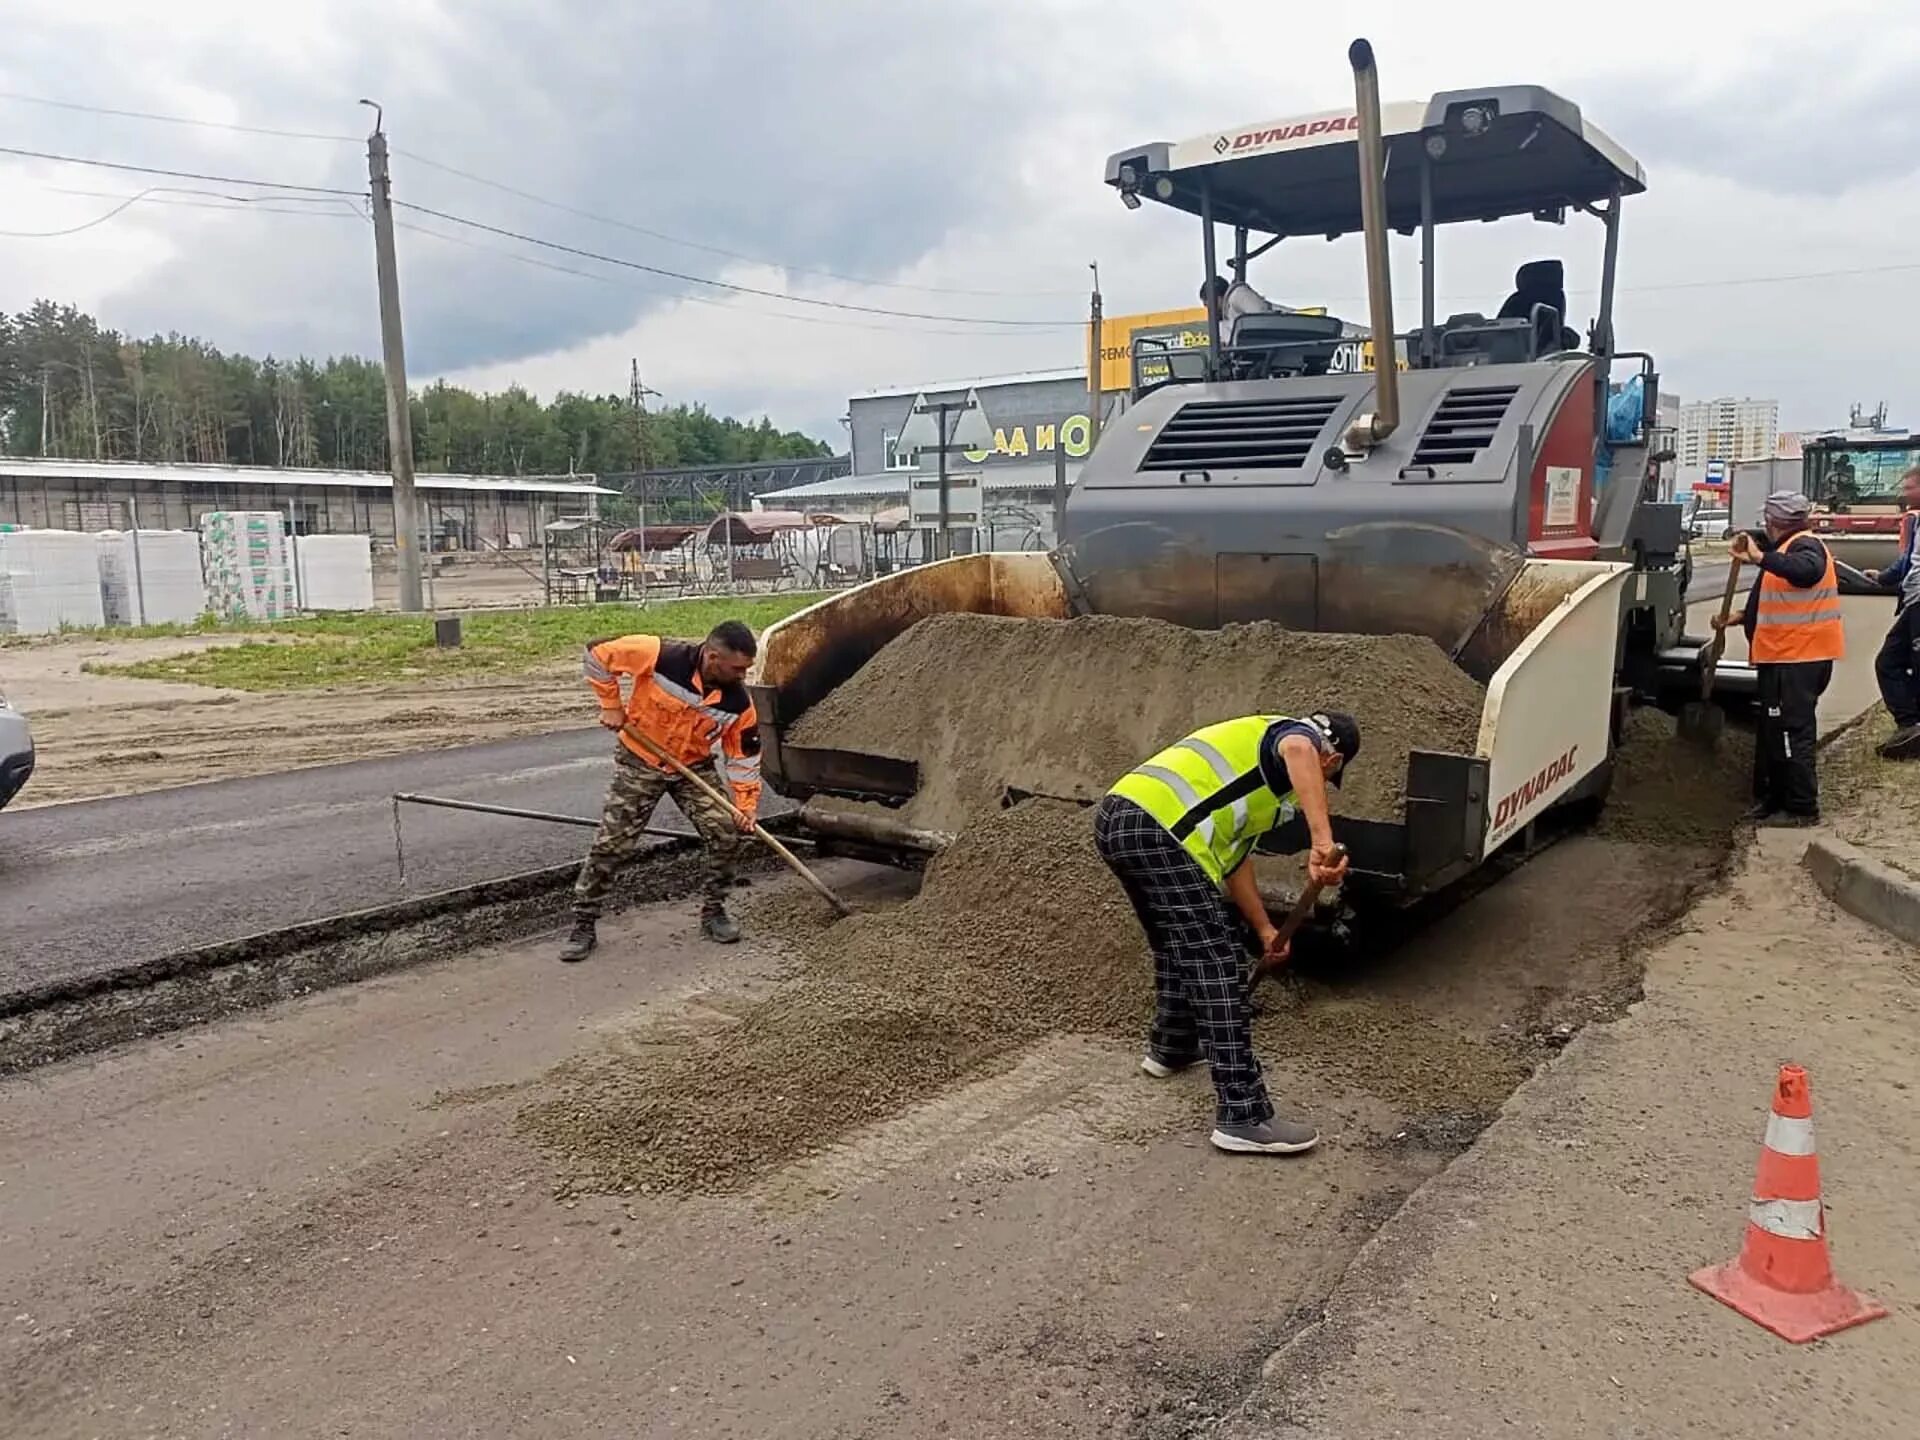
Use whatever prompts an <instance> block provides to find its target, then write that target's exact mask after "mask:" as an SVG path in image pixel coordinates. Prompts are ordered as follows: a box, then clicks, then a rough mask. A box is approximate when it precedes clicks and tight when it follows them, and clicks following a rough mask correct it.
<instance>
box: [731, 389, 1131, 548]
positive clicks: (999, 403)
mask: <svg viewBox="0 0 1920 1440" xmlns="http://www.w3.org/2000/svg"><path fill="white" fill-rule="evenodd" d="M969 390H972V391H975V392H977V393H978V395H979V397H980V406H981V409H982V410H984V411H985V412H986V417H987V424H988V426H989V427H990V428H991V429H992V431H993V447H992V448H991V449H989V450H978V451H973V452H971V453H969V454H952V455H949V456H948V457H947V468H948V471H949V473H951V474H955V475H962V474H976V475H978V476H979V477H980V482H981V487H982V490H983V491H984V504H985V509H986V522H987V524H986V528H987V529H988V531H989V533H988V534H984V535H982V536H980V537H979V538H980V543H981V545H982V546H983V547H984V548H1004V547H1006V546H1008V545H1020V544H1026V545H1033V546H1050V545H1052V544H1053V539H1054V515H1053V504H1054V499H1055V494H1054V491H1055V485H1056V482H1057V480H1058V479H1059V475H1060V470H1059V468H1058V467H1059V466H1060V464H1061V462H1062V461H1064V462H1065V463H1064V470H1065V478H1066V481H1067V483H1068V484H1069V485H1071V484H1072V483H1073V480H1074V478H1075V477H1076V476H1077V475H1078V474H1079V472H1080V465H1081V462H1082V461H1084V460H1085V459H1086V457H1087V455H1088V453H1089V452H1090V451H1091V449H1092V443H1091V436H1092V424H1091V422H1090V420H1089V417H1088V414H1087V373H1086V371H1085V370H1082V369H1073V370H1043V371H1033V372H1027V373H1023V374H1018V375H998V376H981V377H978V378H975V379H969V380H947V381H940V382H936V383H933V384H927V385H910V386H904V387H900V388H897V389H886V390H870V391H867V392H866V393H864V394H861V395H855V396H853V397H852V398H851V399H850V400H849V401H848V402H847V422H846V423H847V429H848V432H849V438H850V442H851V447H852V459H853V464H852V473H851V474H847V475H841V476H836V477H833V478H831V479H826V480H820V481H816V482H814V483H812V484H807V485H796V486H792V487H789V488H787V489H783V490H775V491H771V492H769V493H768V494H766V495H763V496H762V497H761V499H762V500H763V501H764V502H765V503H766V504H767V505H769V506H778V507H782V508H787V509H805V510H812V511H833V512H836V513H839V514H868V515H871V514H879V513H883V512H886V511H890V510H895V509H898V508H899V507H902V506H904V505H905V504H906V503H907V487H908V480H909V477H911V476H912V475H914V474H915V473H916V472H917V473H919V474H921V475H923V476H924V475H925V474H927V473H928V472H930V471H932V470H934V469H935V457H934V456H933V455H932V454H931V453H926V454H923V455H921V456H920V459H919V463H918V465H915V464H914V463H913V462H912V460H911V459H910V458H909V457H907V456H902V455H901V454H899V453H898V451H897V450H896V448H895V444H894V442H895V440H896V439H897V438H898V437H899V434H900V427H901V426H902V425H904V424H905V423H906V420H907V416H908V415H909V414H910V413H911V412H912V409H913V402H914V399H915V397H917V396H920V395H925V396H926V397H927V399H928V400H929V401H934V402H937V401H941V400H961V399H964V398H965V397H966V394H967V392H968V391H969ZM1124 399H1125V397H1124V396H1120V395H1108V396H1105V397H1104V402H1105V406H1106V411H1105V414H1106V417H1108V418H1111V417H1112V416H1113V415H1115V414H1117V413H1118V410H1119V407H1120V406H1121V405H1122V404H1123V403H1124ZM1103 423H1104V420H1103Z"/></svg>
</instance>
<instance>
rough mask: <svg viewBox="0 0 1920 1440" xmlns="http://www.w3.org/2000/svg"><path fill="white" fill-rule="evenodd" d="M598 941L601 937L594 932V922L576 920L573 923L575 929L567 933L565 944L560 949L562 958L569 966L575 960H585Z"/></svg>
mask: <svg viewBox="0 0 1920 1440" xmlns="http://www.w3.org/2000/svg"><path fill="white" fill-rule="evenodd" d="M598 939H599V936H597V935H595V934H594V932H593V921H591V920H576V921H574V922H573V929H572V930H571V931H569V932H568V933H567V938H566V941H565V943H564V944H562V945H561V947H560V958H561V959H562V960H565V961H567V962H568V963H569V964H571V963H572V962H573V961H575V960H584V959H586V958H587V955H588V953H589V952H590V951H591V950H592V949H593V947H594V942H595V941H596V940H598Z"/></svg>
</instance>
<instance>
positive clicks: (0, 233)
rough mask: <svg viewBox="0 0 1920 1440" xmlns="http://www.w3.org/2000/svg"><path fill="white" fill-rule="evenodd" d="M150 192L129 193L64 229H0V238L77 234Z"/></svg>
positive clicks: (116, 213)
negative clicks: (99, 212) (94, 216)
mask: <svg viewBox="0 0 1920 1440" xmlns="http://www.w3.org/2000/svg"><path fill="white" fill-rule="evenodd" d="M152 193H153V192H152V191H151V190H142V191H141V192H140V193H139V194H138V195H129V196H127V198H126V199H124V200H122V201H121V202H120V203H119V204H118V205H116V206H114V207H113V208H112V209H111V210H109V211H107V213H106V214H104V215H102V216H99V217H98V218H97V219H93V220H88V221H86V222H85V223H84V224H81V225H69V226H68V227H67V228H66V229H64V230H0V238H4V239H7V240H52V239H55V238H57V237H58V236H61V235H78V234H79V233H80V232H81V231H82V230H91V229H93V227H94V226H96V225H104V224H106V223H107V221H109V220H111V219H113V217H114V216H116V215H118V214H119V213H120V212H121V211H122V210H126V209H128V208H130V207H131V206H134V205H138V204H139V203H140V202H141V201H142V200H144V199H146V198H147V196H149V195H151V194H152Z"/></svg>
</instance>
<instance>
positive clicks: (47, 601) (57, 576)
mask: <svg viewBox="0 0 1920 1440" xmlns="http://www.w3.org/2000/svg"><path fill="white" fill-rule="evenodd" d="M98 549H99V547H98V542H97V541H96V540H95V539H94V537H93V536H91V535H88V534H85V533H83V532H81V531H78V530H8V531H5V532H0V633H6V634H11V635H47V634H52V633H53V632H55V631H57V630H63V629H67V628H70V627H71V628H76V629H88V628H97V627H98V626H100V625H102V624H104V623H105V611H104V610H103V609H102V607H101V604H100V564H99V560H98V558H97V557H98Z"/></svg>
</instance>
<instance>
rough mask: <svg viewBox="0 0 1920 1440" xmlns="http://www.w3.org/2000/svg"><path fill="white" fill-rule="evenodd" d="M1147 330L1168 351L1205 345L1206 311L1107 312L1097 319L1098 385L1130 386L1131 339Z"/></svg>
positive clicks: (1111, 387)
mask: <svg viewBox="0 0 1920 1440" xmlns="http://www.w3.org/2000/svg"><path fill="white" fill-rule="evenodd" d="M1143 332H1144V333H1146V334H1149V335H1151V336H1153V338H1154V339H1155V340H1157V341H1164V342H1165V344H1166V346H1167V348H1168V349H1171V350H1204V349H1206V348H1207V312H1206V309H1205V307H1203V306H1200V305H1193V306H1189V307H1188V308H1187V309H1185V310H1149V311H1146V312H1144V313H1142V314H1139V315H1109V316H1106V317H1105V318H1104V319H1102V320H1101V322H1100V388H1101V389H1102V390H1130V389H1132V388H1133V342H1134V338H1135V337H1136V336H1137V335H1139V334H1141V333H1143Z"/></svg>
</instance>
